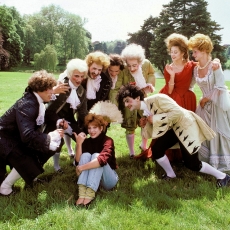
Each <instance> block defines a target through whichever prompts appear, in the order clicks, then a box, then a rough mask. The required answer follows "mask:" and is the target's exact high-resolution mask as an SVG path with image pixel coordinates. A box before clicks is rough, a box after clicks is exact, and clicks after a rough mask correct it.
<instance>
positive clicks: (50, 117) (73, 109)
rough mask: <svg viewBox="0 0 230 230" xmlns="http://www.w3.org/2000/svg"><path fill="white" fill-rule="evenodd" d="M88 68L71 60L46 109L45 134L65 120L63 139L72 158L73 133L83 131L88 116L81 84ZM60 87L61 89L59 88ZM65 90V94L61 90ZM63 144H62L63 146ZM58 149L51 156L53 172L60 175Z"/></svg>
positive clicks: (78, 61) (84, 63) (60, 77)
mask: <svg viewBox="0 0 230 230" xmlns="http://www.w3.org/2000/svg"><path fill="white" fill-rule="evenodd" d="M87 71H88V66H87V64H86V62H85V61H84V60H81V59H77V58H76V59H72V60H70V61H69V62H68V64H67V68H66V70H65V71H64V73H62V74H60V76H59V80H58V81H59V82H60V83H62V84H61V85H60V87H59V88H58V89H57V88H56V89H55V92H58V91H60V92H61V93H59V94H58V95H56V99H55V100H52V101H50V103H49V104H48V107H47V109H46V120H47V126H46V129H45V132H46V133H47V132H50V131H51V130H53V129H54V128H55V127H56V125H57V124H56V122H57V121H60V120H61V119H65V121H67V122H68V123H69V125H68V128H67V129H66V130H65V135H64V139H65V142H66V145H67V148H68V152H69V156H70V157H73V156H74V152H73V149H72V147H71V139H70V137H71V138H72V139H73V140H75V136H74V135H73V132H75V133H77V134H78V133H80V132H83V131H85V130H84V119H85V116H86V115H87V114H88V110H87V99H86V91H85V89H84V88H83V87H82V85H81V83H82V81H83V80H84V79H85V78H86V76H87ZM61 87H62V88H61ZM63 88H66V89H68V90H66V92H63V91H62V89H63ZM63 143H64V142H62V144H63ZM59 158H60V149H59V151H58V152H56V153H55V154H54V156H53V160H54V170H55V171H56V172H59V173H62V172H63V171H62V169H61V167H60V165H59Z"/></svg>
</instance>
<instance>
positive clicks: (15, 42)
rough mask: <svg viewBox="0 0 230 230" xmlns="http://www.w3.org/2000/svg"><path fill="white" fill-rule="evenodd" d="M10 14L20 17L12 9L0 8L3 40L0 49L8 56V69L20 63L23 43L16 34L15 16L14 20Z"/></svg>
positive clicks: (16, 22) (16, 23)
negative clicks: (5, 51)
mask: <svg viewBox="0 0 230 230" xmlns="http://www.w3.org/2000/svg"><path fill="white" fill-rule="evenodd" d="M12 13H13V15H14V16H15V15H16V16H18V17H19V16H20V14H19V13H17V11H16V9H15V8H14V7H6V6H0V15H1V17H0V25H1V29H2V30H1V32H2V38H3V40H4V43H3V46H2V47H3V49H5V50H7V51H8V52H9V54H10V59H9V65H8V67H9V68H10V67H11V66H17V65H18V64H20V63H21V61H22V49H23V42H22V41H21V38H20V36H19V34H18V33H17V28H19V25H18V21H17V17H16V16H15V17H16V18H15V19H14V18H13V15H12ZM16 26H17V27H16ZM20 32H22V31H20Z"/></svg>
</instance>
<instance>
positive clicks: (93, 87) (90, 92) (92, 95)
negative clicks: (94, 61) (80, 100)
mask: <svg viewBox="0 0 230 230" xmlns="http://www.w3.org/2000/svg"><path fill="white" fill-rule="evenodd" d="M101 80H102V79H101V76H100V75H98V76H97V77H96V79H92V78H90V77H89V78H88V80H87V91H86V97H87V99H96V92H98V90H99V88H100V82H101Z"/></svg>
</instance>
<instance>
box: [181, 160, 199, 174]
mask: <svg viewBox="0 0 230 230" xmlns="http://www.w3.org/2000/svg"><path fill="white" fill-rule="evenodd" d="M184 165H185V167H186V168H188V169H190V170H192V171H195V172H199V171H200V170H201V168H202V163H201V161H198V162H197V163H196V164H194V163H191V162H184Z"/></svg>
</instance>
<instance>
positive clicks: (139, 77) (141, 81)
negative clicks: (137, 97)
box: [131, 66, 147, 89]
mask: <svg viewBox="0 0 230 230" xmlns="http://www.w3.org/2000/svg"><path fill="white" fill-rule="evenodd" d="M131 74H132V76H133V77H134V79H135V82H136V85H137V86H138V87H139V88H141V89H143V88H145V87H146V86H147V84H146V81H145V78H144V76H143V73H142V69H141V66H139V68H138V70H137V71H136V72H135V73H131Z"/></svg>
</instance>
